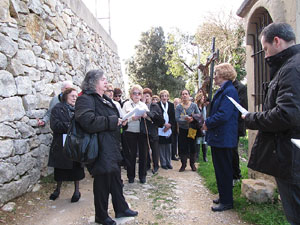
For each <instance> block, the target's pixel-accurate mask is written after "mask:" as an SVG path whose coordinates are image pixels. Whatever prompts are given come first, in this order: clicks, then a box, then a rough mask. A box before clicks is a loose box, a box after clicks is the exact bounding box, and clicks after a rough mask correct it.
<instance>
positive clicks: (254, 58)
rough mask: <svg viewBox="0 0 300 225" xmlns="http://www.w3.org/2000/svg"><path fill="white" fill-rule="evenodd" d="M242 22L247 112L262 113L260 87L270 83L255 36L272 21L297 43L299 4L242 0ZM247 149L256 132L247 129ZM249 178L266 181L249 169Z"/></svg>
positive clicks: (283, 0) (294, 0) (289, 0)
mask: <svg viewBox="0 0 300 225" xmlns="http://www.w3.org/2000/svg"><path fill="white" fill-rule="evenodd" d="M237 15H238V16H240V17H242V18H243V19H244V25H245V31H246V54H247V58H246V71H247V86H248V105H249V111H251V112H256V111H262V106H263V105H262V104H263V86H264V84H265V83H266V82H268V81H269V80H270V77H269V71H268V67H267V65H266V63H265V61H264V52H263V51H262V46H261V44H260V39H259V34H260V32H261V31H262V29H263V28H264V27H265V26H267V25H268V24H270V23H272V22H286V23H289V24H290V25H291V26H292V27H293V28H294V31H295V33H296V40H297V42H298V43H299V40H300V1H299V0H272V1H270V0H244V1H243V3H242V5H241V6H240V8H239V9H238V11H237ZM248 135H249V149H250V150H251V148H252V145H253V143H254V140H255V137H256V131H251V130H249V133H248ZM249 177H251V178H259V177H264V178H268V179H269V178H270V177H267V176H264V175H262V174H260V173H258V172H254V171H251V170H250V169H249Z"/></svg>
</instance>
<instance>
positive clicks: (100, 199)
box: [93, 171, 129, 220]
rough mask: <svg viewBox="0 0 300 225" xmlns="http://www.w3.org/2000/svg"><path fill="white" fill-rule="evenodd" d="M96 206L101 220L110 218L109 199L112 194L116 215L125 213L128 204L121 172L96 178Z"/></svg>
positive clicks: (96, 211) (94, 190)
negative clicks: (108, 211)
mask: <svg viewBox="0 0 300 225" xmlns="http://www.w3.org/2000/svg"><path fill="white" fill-rule="evenodd" d="M93 192H94V204H95V214H96V216H97V217H98V218H99V219H100V220H105V219H106V218H107V217H108V213H107V210H108V197H109V194H111V197H112V204H113V207H114V211H115V213H121V212H124V211H125V210H126V209H128V208H129V207H128V204H127V202H126V201H125V198H124V195H123V186H122V181H121V172H120V171H118V172H114V173H111V174H103V175H96V176H94V186H93Z"/></svg>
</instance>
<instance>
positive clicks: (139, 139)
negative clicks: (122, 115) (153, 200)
mask: <svg viewBox="0 0 300 225" xmlns="http://www.w3.org/2000/svg"><path fill="white" fill-rule="evenodd" d="M124 138H125V144H126V145H127V150H128V153H127V154H128V155H127V156H126V157H127V161H128V162H129V164H128V165H127V177H128V179H134V178H135V165H136V157H137V150H139V179H142V178H145V177H146V175H147V148H144V143H143V142H144V141H145V140H146V139H145V137H144V136H143V134H141V133H133V132H127V131H126V132H125V133H124Z"/></svg>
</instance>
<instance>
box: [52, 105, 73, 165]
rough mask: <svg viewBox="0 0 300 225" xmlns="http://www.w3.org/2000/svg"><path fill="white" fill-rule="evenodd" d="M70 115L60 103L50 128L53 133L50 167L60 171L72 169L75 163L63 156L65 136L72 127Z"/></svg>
mask: <svg viewBox="0 0 300 225" xmlns="http://www.w3.org/2000/svg"><path fill="white" fill-rule="evenodd" d="M70 121H71V118H70V115H69V113H68V108H67V106H66V105H65V104H64V103H62V102H60V103H58V104H56V105H55V106H54V108H53V109H52V111H51V117H50V127H51V129H52V131H53V140H52V144H51V149H50V153H49V161H48V166H50V167H54V168H59V169H72V168H73V162H72V161H71V160H69V159H67V158H66V157H65V155H64V154H63V152H62V150H63V134H66V133H67V131H68V128H69V126H70V124H71V123H70Z"/></svg>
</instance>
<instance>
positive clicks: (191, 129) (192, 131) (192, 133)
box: [187, 127, 197, 139]
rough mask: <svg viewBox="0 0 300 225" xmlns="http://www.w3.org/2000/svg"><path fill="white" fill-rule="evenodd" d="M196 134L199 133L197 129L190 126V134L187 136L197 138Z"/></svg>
mask: <svg viewBox="0 0 300 225" xmlns="http://www.w3.org/2000/svg"><path fill="white" fill-rule="evenodd" d="M196 134H197V129H194V128H191V127H190V128H189V129H188V135H187V137H188V138H192V139H195V137H196Z"/></svg>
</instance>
